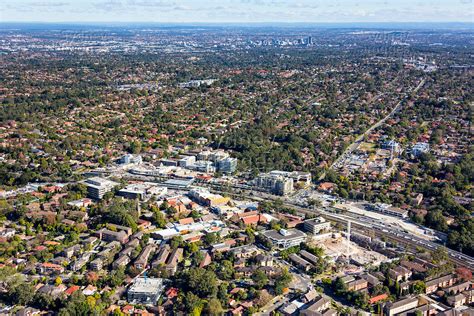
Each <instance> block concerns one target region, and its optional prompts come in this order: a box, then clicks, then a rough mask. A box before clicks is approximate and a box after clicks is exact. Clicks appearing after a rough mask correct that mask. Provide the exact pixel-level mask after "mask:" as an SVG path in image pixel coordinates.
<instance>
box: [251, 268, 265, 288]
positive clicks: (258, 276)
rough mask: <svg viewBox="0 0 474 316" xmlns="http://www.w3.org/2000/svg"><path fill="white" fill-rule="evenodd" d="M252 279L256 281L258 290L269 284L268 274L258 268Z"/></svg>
mask: <svg viewBox="0 0 474 316" xmlns="http://www.w3.org/2000/svg"><path fill="white" fill-rule="evenodd" d="M252 280H253V282H254V283H255V287H256V288H257V289H258V290H261V289H263V288H264V287H265V286H266V285H267V284H268V277H267V275H266V274H265V273H264V272H263V271H262V270H259V269H257V270H256V271H255V272H254V273H253V274H252Z"/></svg>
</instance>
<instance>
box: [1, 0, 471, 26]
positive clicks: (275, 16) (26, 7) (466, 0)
mask: <svg viewBox="0 0 474 316" xmlns="http://www.w3.org/2000/svg"><path fill="white" fill-rule="evenodd" d="M473 5H474V4H473V0H456V1H452V0H451V1H449V0H430V1H426V0H417V1H411V0H399V1H396V3H395V2H394V1H392V2H390V1H385V0H366V1H363V3H361V2H360V1H355V0H336V1H322V0H295V1H288V0H202V1H194V0H83V1H80V2H79V1H73V0H45V1H32V0H5V2H4V4H3V7H2V10H1V11H2V12H1V13H0V17H1V20H2V21H3V22H12V23H19V22H21V23H31V22H33V23H74V24H77V23H180V24H182V23H192V24H196V23H382V22H389V23H473V22H474V12H473V10H474V9H473Z"/></svg>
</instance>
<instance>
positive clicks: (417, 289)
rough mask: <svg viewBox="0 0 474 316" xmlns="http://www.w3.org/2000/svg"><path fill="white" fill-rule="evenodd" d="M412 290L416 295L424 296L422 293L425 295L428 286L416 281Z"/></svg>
mask: <svg viewBox="0 0 474 316" xmlns="http://www.w3.org/2000/svg"><path fill="white" fill-rule="evenodd" d="M411 290H412V292H413V293H415V294H422V293H425V290H426V284H425V282H423V281H420V280H418V281H415V282H414V283H413V284H412V286H411Z"/></svg>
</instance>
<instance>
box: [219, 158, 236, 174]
mask: <svg viewBox="0 0 474 316" xmlns="http://www.w3.org/2000/svg"><path fill="white" fill-rule="evenodd" d="M216 164H217V171H219V172H222V173H234V172H235V170H236V169H237V158H231V157H227V158H224V159H221V160H218V161H217V163H216Z"/></svg>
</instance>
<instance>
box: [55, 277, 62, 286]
mask: <svg viewBox="0 0 474 316" xmlns="http://www.w3.org/2000/svg"><path fill="white" fill-rule="evenodd" d="M61 284H63V280H62V279H61V277H59V276H58V277H56V279H55V280H54V285H56V286H59V285H61Z"/></svg>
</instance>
